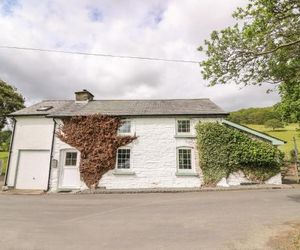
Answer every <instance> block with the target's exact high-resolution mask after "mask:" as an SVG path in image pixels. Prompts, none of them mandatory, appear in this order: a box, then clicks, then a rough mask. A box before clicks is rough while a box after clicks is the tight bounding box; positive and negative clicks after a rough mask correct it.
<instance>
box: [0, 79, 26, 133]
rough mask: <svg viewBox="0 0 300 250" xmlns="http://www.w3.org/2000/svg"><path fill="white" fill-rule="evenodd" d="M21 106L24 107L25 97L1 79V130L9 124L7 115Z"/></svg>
mask: <svg viewBox="0 0 300 250" xmlns="http://www.w3.org/2000/svg"><path fill="white" fill-rule="evenodd" d="M21 108H24V97H23V96H22V95H21V94H20V93H18V92H17V89H16V88H14V87H13V86H11V85H9V84H7V83H6V82H4V81H2V80H1V79H0V131H1V130H2V129H3V128H4V126H5V125H6V124H7V120H6V116H7V115H8V114H10V113H12V112H15V111H17V110H19V109H21Z"/></svg>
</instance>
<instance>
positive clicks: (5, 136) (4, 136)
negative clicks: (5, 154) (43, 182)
mask: <svg viewBox="0 0 300 250" xmlns="http://www.w3.org/2000/svg"><path fill="white" fill-rule="evenodd" d="M10 137H11V131H10V130H5V131H0V151H8V150H9V145H10Z"/></svg>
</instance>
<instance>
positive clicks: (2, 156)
mask: <svg viewBox="0 0 300 250" xmlns="http://www.w3.org/2000/svg"><path fill="white" fill-rule="evenodd" d="M7 158H8V152H0V159H1V160H4V163H3V168H2V172H3V174H4V173H5V171H6V164H7Z"/></svg>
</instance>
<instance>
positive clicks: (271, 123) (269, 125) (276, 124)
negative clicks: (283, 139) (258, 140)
mask: <svg viewBox="0 0 300 250" xmlns="http://www.w3.org/2000/svg"><path fill="white" fill-rule="evenodd" d="M265 127H266V128H272V129H273V130H274V129H275V128H283V127H284V125H283V123H282V122H281V121H279V120H277V119H271V120H267V121H266V122H265Z"/></svg>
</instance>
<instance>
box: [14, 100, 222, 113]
mask: <svg viewBox="0 0 300 250" xmlns="http://www.w3.org/2000/svg"><path fill="white" fill-rule="evenodd" d="M45 106H52V107H53V108H51V109H49V110H45V111H37V109H39V108H41V107H45ZM95 113H100V114H106V115H113V116H148V115H223V116H225V115H227V114H228V113H227V112H225V111H224V110H222V109H221V108H220V107H219V106H217V105H216V104H215V103H213V102H212V101H211V100H209V99H172V100H171V99H165V100H93V101H90V102H87V103H78V102H75V101H72V100H69V101H68V100H65V101H58V100H50V101H49V100H48V101H42V102H40V103H37V104H35V105H32V106H30V107H28V108H24V109H22V110H19V111H17V112H14V113H12V114H11V116H24V115H25V116H28V115H44V116H49V117H66V116H76V115H89V114H95Z"/></svg>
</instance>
